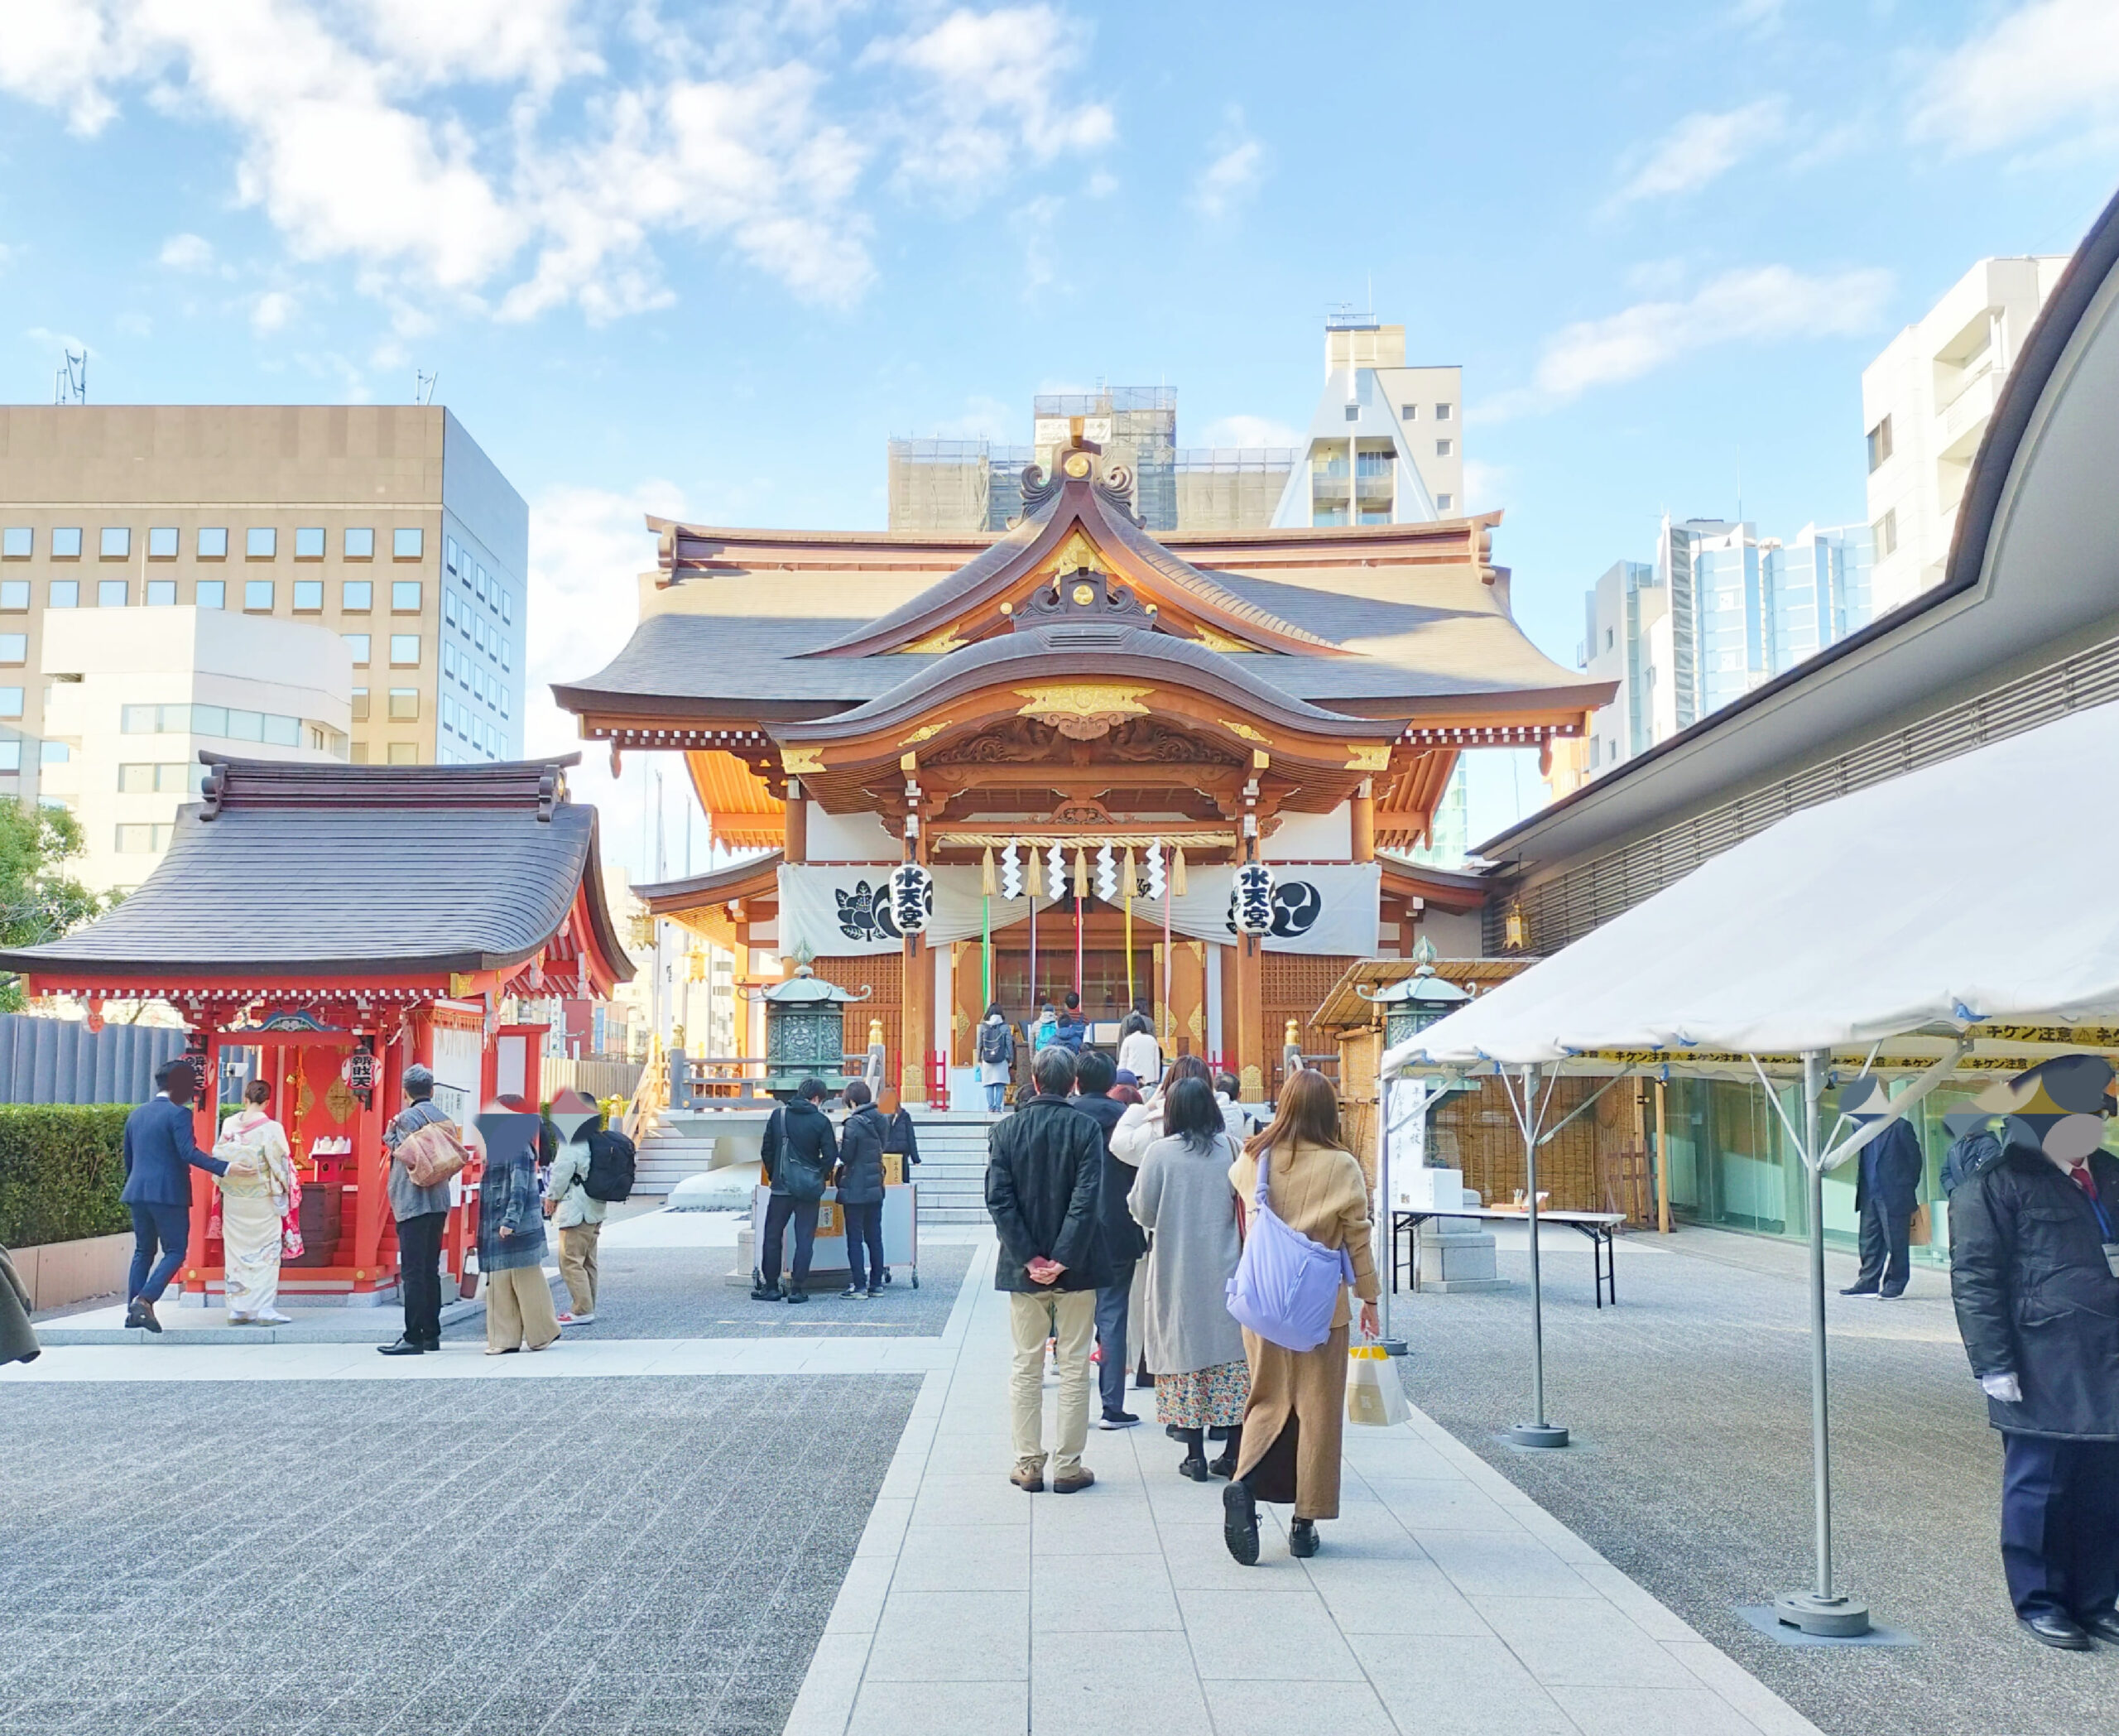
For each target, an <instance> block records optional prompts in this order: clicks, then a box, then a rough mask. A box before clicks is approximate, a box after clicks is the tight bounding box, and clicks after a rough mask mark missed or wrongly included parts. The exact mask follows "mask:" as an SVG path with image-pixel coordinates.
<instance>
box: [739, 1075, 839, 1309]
mask: <svg viewBox="0 0 2119 1736" xmlns="http://www.w3.org/2000/svg"><path fill="white" fill-rule="evenodd" d="M837 1164H838V1137H837V1136H836V1135H835V1134H834V1132H832V1125H831V1118H830V1117H829V1115H827V1114H825V1113H824V1081H823V1080H820V1079H815V1078H810V1079H805V1080H803V1081H802V1083H801V1084H800V1085H799V1086H798V1087H796V1089H795V1096H794V1099H793V1100H792V1101H791V1102H788V1103H785V1104H781V1106H780V1107H779V1108H776V1109H775V1110H774V1111H773V1112H772V1118H771V1120H769V1121H767V1122H766V1124H765V1140H764V1143H763V1145H762V1148H761V1150H760V1152H759V1169H760V1173H761V1174H762V1176H763V1178H764V1181H765V1185H766V1186H767V1187H769V1188H771V1190H772V1197H771V1199H770V1200H768V1201H767V1202H766V1209H765V1233H764V1235H763V1237H762V1239H761V1242H760V1245H759V1248H758V1264H757V1272H755V1273H754V1274H753V1278H752V1285H751V1300H752V1301H754V1302H777V1301H789V1302H806V1301H809V1300H810V1291H809V1283H810V1255H811V1253H812V1251H813V1250H814V1248H815V1246H816V1240H817V1202H818V1201H819V1200H822V1199H823V1198H824V1180H825V1178H826V1177H827V1176H829V1175H830V1174H831V1172H832V1171H833V1169H834V1167H835V1166H837ZM790 1228H791V1229H793V1230H794V1232H795V1258H794V1260H793V1262H791V1269H790V1272H789V1275H788V1280H787V1286H786V1290H785V1291H782V1290H781V1283H780V1267H781V1244H782V1243H784V1242H785V1240H786V1236H787V1232H788V1230H789V1229H790Z"/></svg>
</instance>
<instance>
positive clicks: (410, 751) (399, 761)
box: [390, 742, 420, 766]
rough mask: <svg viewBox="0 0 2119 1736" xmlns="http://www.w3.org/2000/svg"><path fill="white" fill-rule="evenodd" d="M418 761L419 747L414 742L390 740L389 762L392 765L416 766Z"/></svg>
mask: <svg viewBox="0 0 2119 1736" xmlns="http://www.w3.org/2000/svg"><path fill="white" fill-rule="evenodd" d="M419 762H420V749H419V744H418V743H416V742H392V743H391V744H390V763H391V764H392V765H393V766H416V765H417V764H419Z"/></svg>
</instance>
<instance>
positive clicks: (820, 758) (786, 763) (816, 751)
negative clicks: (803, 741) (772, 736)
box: [780, 748, 824, 777]
mask: <svg viewBox="0 0 2119 1736" xmlns="http://www.w3.org/2000/svg"><path fill="white" fill-rule="evenodd" d="M780 769H781V771H783V772H786V774H787V775H788V776H789V777H807V776H808V775H809V774H810V772H821V771H823V770H824V749H823V748H781V750H780Z"/></svg>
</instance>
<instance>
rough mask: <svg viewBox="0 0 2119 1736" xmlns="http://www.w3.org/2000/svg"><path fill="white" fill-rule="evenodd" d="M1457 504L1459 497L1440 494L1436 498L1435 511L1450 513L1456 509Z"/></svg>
mask: <svg viewBox="0 0 2119 1736" xmlns="http://www.w3.org/2000/svg"><path fill="white" fill-rule="evenodd" d="M1456 504H1457V497H1456V496H1455V495H1454V494H1438V495H1436V496H1435V497H1434V510H1435V511H1436V512H1449V511H1451V510H1453V509H1454V507H1455V506H1456Z"/></svg>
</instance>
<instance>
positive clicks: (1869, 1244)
mask: <svg viewBox="0 0 2119 1736" xmlns="http://www.w3.org/2000/svg"><path fill="white" fill-rule="evenodd" d="M1839 1108H1840V1113H1843V1114H1844V1115H1845V1116H1847V1117H1848V1118H1849V1119H1850V1120H1852V1121H1853V1122H1854V1123H1856V1124H1857V1126H1858V1125H1860V1124H1861V1123H1864V1122H1871V1121H1877V1120H1881V1118H1883V1117H1884V1116H1886V1115H1888V1114H1889V1113H1891V1099H1890V1098H1889V1096H1888V1095H1886V1093H1885V1091H1884V1088H1883V1081H1882V1080H1880V1079H1877V1078H1876V1077H1874V1076H1873V1075H1872V1076H1871V1077H1869V1078H1867V1079H1857V1080H1855V1081H1854V1083H1853V1084H1851V1085H1849V1086H1848V1088H1847V1089H1846V1090H1844V1091H1843V1092H1842V1093H1841V1094H1840V1099H1839ZM1860 1162H1861V1174H1860V1176H1859V1178H1858V1179H1857V1181H1856V1182H1855V1184H1854V1209H1855V1210H1856V1211H1857V1212H1858V1213H1859V1214H1861V1219H1862V1269H1861V1271H1860V1272H1857V1274H1856V1275H1855V1278H1854V1282H1853V1283H1852V1284H1851V1285H1849V1286H1848V1287H1847V1288H1846V1289H1844V1290H1843V1291H1840V1292H1839V1293H1840V1294H1841V1295H1842V1296H1880V1297H1881V1298H1882V1299H1883V1300H1884V1301H1891V1300H1892V1299H1893V1298H1894V1297H1896V1296H1903V1295H1905V1281H1906V1279H1907V1278H1909V1277H1911V1276H1912V1274H1913V1252H1912V1248H1911V1235H1910V1233H1911V1230H1912V1227H1913V1208H1914V1206H1915V1204H1916V1203H1917V1202H1918V1196H1919V1195H1920V1178H1921V1176H1924V1174H1926V1173H1927V1169H1928V1159H1927V1156H1926V1154H1925V1153H1924V1152H1922V1151H1921V1149H1920V1135H1919V1134H1917V1133H1915V1132H1914V1131H1913V1129H1912V1128H1910V1126H1908V1125H1907V1124H1906V1123H1905V1121H1904V1120H1903V1119H1900V1120H1898V1121H1894V1122H1893V1123H1891V1125H1890V1126H1889V1127H1887V1128H1885V1129H1884V1130H1883V1132H1881V1133H1879V1134H1878V1135H1877V1136H1876V1137H1875V1138H1874V1139H1872V1140H1871V1141H1870V1142H1868V1143H1867V1145H1865V1146H1863V1147H1862V1151H1861V1157H1860Z"/></svg>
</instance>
